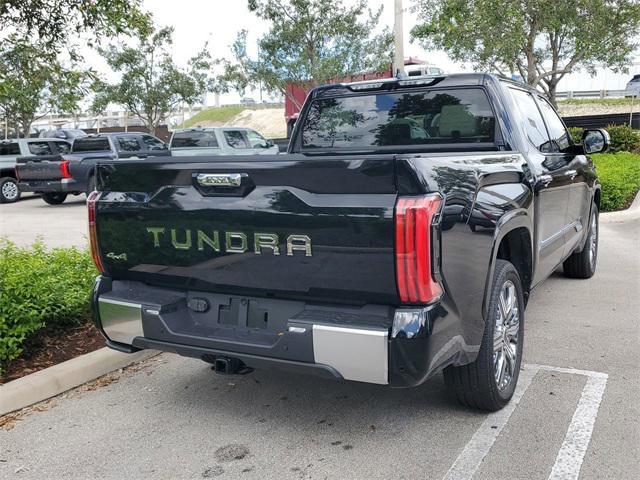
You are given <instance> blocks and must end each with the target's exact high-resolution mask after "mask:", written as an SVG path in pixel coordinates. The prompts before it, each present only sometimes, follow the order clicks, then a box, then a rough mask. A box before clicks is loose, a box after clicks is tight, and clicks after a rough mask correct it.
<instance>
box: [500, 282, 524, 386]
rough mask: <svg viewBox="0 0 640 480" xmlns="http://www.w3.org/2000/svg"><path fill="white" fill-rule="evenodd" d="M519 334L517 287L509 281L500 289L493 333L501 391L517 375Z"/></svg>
mask: <svg viewBox="0 0 640 480" xmlns="http://www.w3.org/2000/svg"><path fill="white" fill-rule="evenodd" d="M519 332H520V312H519V310H518V297H517V292H516V286H515V285H514V284H513V282H512V281H511V280H507V281H506V282H504V284H503V285H502V288H501V289H500V297H499V301H498V311H497V313H496V318H495V328H494V331H493V373H494V376H495V380H496V385H497V386H498V389H499V390H505V389H506V388H507V387H508V386H509V383H510V382H511V379H512V378H513V377H514V376H515V374H516V367H517V365H516V363H517V358H518V348H519V345H518V336H519Z"/></svg>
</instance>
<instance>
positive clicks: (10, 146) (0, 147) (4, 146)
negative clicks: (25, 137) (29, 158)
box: [0, 141, 20, 155]
mask: <svg viewBox="0 0 640 480" xmlns="http://www.w3.org/2000/svg"><path fill="white" fill-rule="evenodd" d="M0 155H20V145H18V144H17V143H16V142H11V143H9V142H3V141H0Z"/></svg>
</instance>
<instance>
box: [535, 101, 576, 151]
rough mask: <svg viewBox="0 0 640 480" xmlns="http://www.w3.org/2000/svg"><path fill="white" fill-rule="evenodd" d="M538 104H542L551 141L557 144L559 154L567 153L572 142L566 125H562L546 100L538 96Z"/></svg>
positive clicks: (541, 107)
mask: <svg viewBox="0 0 640 480" xmlns="http://www.w3.org/2000/svg"><path fill="white" fill-rule="evenodd" d="M538 103H540V110H541V111H542V116H543V117H544V121H545V122H546V123H547V129H548V130H549V136H550V137H551V141H552V142H554V143H555V144H556V147H557V149H558V151H559V152H563V151H565V150H566V149H567V148H569V147H570V146H571V140H569V133H568V132H567V129H566V128H565V127H564V123H562V120H561V119H560V117H559V116H558V114H557V113H556V111H555V110H554V109H553V107H552V106H551V104H550V103H549V102H548V101H547V100H546V99H545V98H542V97H540V96H538Z"/></svg>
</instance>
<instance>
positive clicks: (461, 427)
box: [0, 197, 640, 479]
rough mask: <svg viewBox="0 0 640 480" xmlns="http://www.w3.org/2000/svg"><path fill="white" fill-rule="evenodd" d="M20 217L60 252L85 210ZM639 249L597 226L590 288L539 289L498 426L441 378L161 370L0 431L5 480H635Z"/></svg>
mask: <svg viewBox="0 0 640 480" xmlns="http://www.w3.org/2000/svg"><path fill="white" fill-rule="evenodd" d="M79 198H80V197H79ZM21 203H24V204H25V206H22V205H20V204H18V205H9V206H5V205H2V206H0V209H1V210H0V216H1V217H3V219H2V224H1V225H2V226H3V229H4V228H5V225H6V223H5V219H4V217H5V213H6V212H7V211H8V209H9V208H14V207H19V208H24V209H25V211H26V210H27V209H33V210H30V212H46V213H42V214H41V213H38V214H37V215H33V221H34V222H36V223H39V227H38V229H37V231H39V232H40V231H41V232H43V233H45V232H47V234H48V236H46V237H45V238H47V241H48V239H49V238H51V239H52V240H51V241H52V243H53V244H56V243H57V242H58V244H64V243H65V242H68V241H69V237H70V234H69V231H71V229H72V228H75V227H73V226H74V225H76V223H75V222H78V223H77V225H84V223H83V222H84V216H85V212H84V207H83V206H82V204H81V203H82V202H80V203H79V204H77V205H76V204H75V202H74V203H73V204H72V203H70V204H69V206H65V205H63V207H62V208H59V207H49V206H46V205H45V206H44V207H42V210H40V209H39V206H37V205H35V204H36V203H43V202H42V201H41V200H29V201H25V202H21ZM32 205H33V206H32ZM45 208H46V210H45ZM49 209H50V210H49ZM49 212H59V213H58V214H57V215H55V216H52V215H51V213H49ZM31 214H32V213H31ZM22 215H25V213H23V214H22ZM38 215H41V216H40V217H38ZM72 216H73V217H74V218H73V219H72V218H70V217H72ZM68 217H69V218H68ZM75 217H78V218H75ZM18 218H20V219H21V220H20V222H29V223H31V220H29V218H28V217H26V216H20V215H19V216H18ZM57 223H66V225H68V226H69V227H68V228H69V229H70V230H69V231H67V232H66V233H65V232H64V229H63V228H60V226H59V225H56V224H57ZM82 228H83V227H82ZM52 231H56V232H60V233H55V234H53V233H50V232H52ZM74 231H76V232H77V230H74ZM16 232H17V233H16V235H17V236H16V237H15V238H16V239H17V240H18V241H20V242H21V243H24V242H25V241H26V243H29V239H28V238H26V235H27V234H26V233H25V232H26V231H25V230H24V229H18V230H16ZM56 235H62V237H61V238H57V237H56ZM639 247H640V222H638V221H627V222H616V223H614V222H607V221H606V218H604V216H603V221H602V222H601V239H600V254H599V257H600V258H599V266H598V271H597V273H596V275H595V276H594V278H592V279H591V280H568V279H565V278H564V277H563V276H562V275H561V274H560V273H556V274H555V275H554V276H552V277H551V278H550V279H549V280H547V281H546V282H545V283H544V284H542V285H540V286H539V287H538V289H537V290H536V291H535V292H534V293H533V294H532V298H531V301H530V303H529V306H528V308H527V311H526V340H525V347H524V348H525V350H524V364H525V365H524V369H523V372H522V374H521V380H520V383H519V387H518V392H517V396H516V398H514V402H512V404H510V406H509V407H507V408H505V409H504V410H502V411H500V412H497V413H495V414H491V415H487V414H485V413H482V412H478V411H472V410H468V409H465V408H463V407H460V406H458V405H456V404H455V403H453V402H452V401H450V400H449V399H448V397H447V395H446V392H445V389H444V385H443V382H442V377H441V376H440V375H439V376H436V377H435V378H433V379H431V380H430V381H428V382H427V383H426V384H425V385H422V386H421V387H419V388H416V389H409V390H393V389H389V388H386V387H383V386H377V385H367V384H358V383H339V382H331V381H325V380H321V379H317V378H314V377H304V376H297V375H292V374H288V373H282V372H268V371H256V372H254V373H252V374H250V375H246V376H238V377H235V376H234V377H224V376H218V375H215V374H214V373H213V372H212V371H211V370H210V368H209V367H208V365H206V364H205V363H202V362H199V361H197V360H192V359H185V358H180V357H177V356H174V355H170V354H162V355H160V356H157V357H154V358H152V359H150V360H148V361H146V362H144V363H143V364H141V365H139V366H136V367H134V368H132V369H131V370H129V371H125V372H123V373H116V374H115V375H112V376H110V377H108V378H107V379H106V380H103V381H101V382H99V383H98V384H97V385H92V386H89V387H81V388H80V389H78V390H76V391H73V392H70V393H67V394H66V395H63V396H62V397H58V398H57V399H54V400H52V401H51V402H48V403H45V404H44V405H43V406H42V407H40V408H39V409H38V410H39V411H31V412H29V413H26V414H25V415H23V416H21V417H20V418H19V419H18V420H16V421H15V422H13V423H12V424H11V426H12V427H13V428H11V429H10V430H0V478H38V479H41V478H114V479H115V478H118V479H120V478H240V479H265V478H268V479H284V478H292V479H298V478H312V479H324V478H362V479H373V478H381V479H382V478H385V479H388V478H404V479H442V478H447V479H465V478H474V479H547V478H553V479H572V478H581V479H604V478H611V479H632V478H637V474H638V472H639V471H640V376H639V375H638V372H639V371H640V369H639V367H640V345H639V344H640V329H639V327H638V322H639V320H640V318H639V312H640V295H639V294H638V293H639V292H640V256H639V255H638V253H637V252H638V250H639Z"/></svg>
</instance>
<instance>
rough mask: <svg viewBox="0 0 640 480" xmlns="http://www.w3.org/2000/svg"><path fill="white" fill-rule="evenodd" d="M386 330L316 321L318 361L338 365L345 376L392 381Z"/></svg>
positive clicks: (383, 381)
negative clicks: (318, 323) (389, 372)
mask: <svg viewBox="0 0 640 480" xmlns="http://www.w3.org/2000/svg"><path fill="white" fill-rule="evenodd" d="M387 337H388V332H387V330H373V329H371V330H369V329H364V328H345V327H334V326H330V325H317V324H314V325H313V356H314V360H315V362H316V363H321V364H323V365H328V366H330V367H333V368H335V369H336V370H337V371H338V372H339V373H340V375H342V377H343V378H344V379H345V380H355V381H358V382H368V383H379V384H383V385H386V384H388V383H389V374H388V370H389V360H388V342H387Z"/></svg>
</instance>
